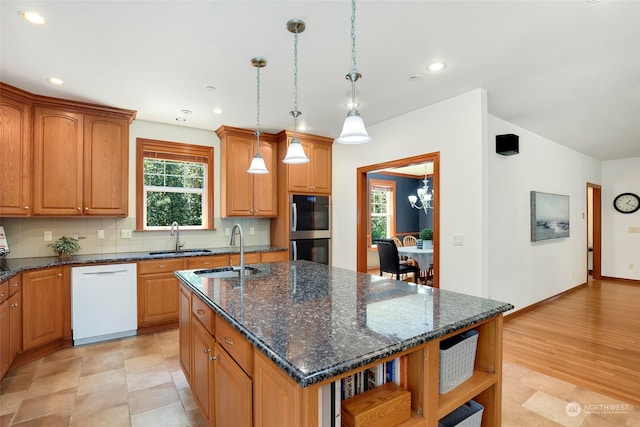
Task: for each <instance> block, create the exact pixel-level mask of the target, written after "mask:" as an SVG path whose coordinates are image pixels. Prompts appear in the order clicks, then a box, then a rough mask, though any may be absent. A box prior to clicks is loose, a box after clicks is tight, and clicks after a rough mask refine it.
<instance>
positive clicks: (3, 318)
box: [0, 299, 11, 378]
mask: <svg viewBox="0 0 640 427" xmlns="http://www.w3.org/2000/svg"><path fill="white" fill-rule="evenodd" d="M10 333H11V326H10V324H9V300H8V299H7V300H5V301H4V302H2V303H0V378H2V377H3V376H4V374H5V373H6V372H7V371H8V370H9V365H11V356H10V354H9V349H10V348H11V344H10V342H11V341H10V339H11V335H10Z"/></svg>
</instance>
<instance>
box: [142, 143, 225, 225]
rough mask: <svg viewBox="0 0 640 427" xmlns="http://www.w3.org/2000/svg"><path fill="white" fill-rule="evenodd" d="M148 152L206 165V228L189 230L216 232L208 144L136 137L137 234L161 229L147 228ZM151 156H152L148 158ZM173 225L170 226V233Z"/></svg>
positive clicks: (211, 163) (211, 153)
mask: <svg viewBox="0 0 640 427" xmlns="http://www.w3.org/2000/svg"><path fill="white" fill-rule="evenodd" d="M145 153H156V158H159V159H164V160H178V161H185V162H196V163H204V164H206V173H205V181H206V183H205V186H206V188H205V191H204V193H203V197H205V198H206V200H203V203H206V209H205V215H206V217H205V218H203V220H205V221H206V225H205V226H203V227H189V229H193V230H215V224H214V223H213V212H214V198H213V184H214V181H213V163H214V162H213V160H214V158H213V155H214V153H213V147H207V146H205V145H195V144H186V143H181V142H171V141H160V140H155V139H146V138H136V231H158V229H153V230H151V229H145V228H144V224H145V218H144V215H145V206H144V173H143V172H144V165H143V162H144V158H145ZM146 157H149V156H146ZM169 227H170V226H167V227H166V229H167V230H168V229H169Z"/></svg>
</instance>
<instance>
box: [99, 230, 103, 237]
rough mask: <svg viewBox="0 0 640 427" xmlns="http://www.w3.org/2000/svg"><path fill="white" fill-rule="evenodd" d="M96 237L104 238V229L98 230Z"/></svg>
mask: <svg viewBox="0 0 640 427" xmlns="http://www.w3.org/2000/svg"><path fill="white" fill-rule="evenodd" d="M98 239H104V230H98Z"/></svg>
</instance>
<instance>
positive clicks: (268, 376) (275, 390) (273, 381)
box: [253, 351, 302, 427]
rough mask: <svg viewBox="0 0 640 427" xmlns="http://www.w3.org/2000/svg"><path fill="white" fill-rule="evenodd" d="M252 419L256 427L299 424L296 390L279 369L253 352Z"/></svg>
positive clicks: (297, 388)
mask: <svg viewBox="0 0 640 427" xmlns="http://www.w3.org/2000/svg"><path fill="white" fill-rule="evenodd" d="M253 386H254V387H253V417H254V420H255V423H254V424H255V425H256V426H279V427H297V426H299V425H301V424H302V423H301V420H300V414H301V412H302V411H301V400H302V399H301V396H300V394H299V393H298V390H300V388H299V387H298V385H297V384H296V383H295V382H293V380H291V379H290V378H288V377H286V374H285V373H284V372H282V370H281V369H280V368H278V367H276V366H275V365H274V364H273V362H271V361H270V360H268V359H267V358H266V357H265V356H263V355H262V354H261V353H259V352H258V351H254V368H253Z"/></svg>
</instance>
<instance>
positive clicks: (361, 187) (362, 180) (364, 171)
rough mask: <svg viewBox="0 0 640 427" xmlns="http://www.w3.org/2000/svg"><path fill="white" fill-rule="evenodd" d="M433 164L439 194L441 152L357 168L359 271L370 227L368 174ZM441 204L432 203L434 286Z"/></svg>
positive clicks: (435, 282) (437, 270) (435, 284)
mask: <svg viewBox="0 0 640 427" xmlns="http://www.w3.org/2000/svg"><path fill="white" fill-rule="evenodd" d="M427 162H431V163H432V164H433V175H432V187H433V193H434V194H435V195H436V197H437V195H439V194H440V153H439V152H435V153H427V154H422V155H419V156H413V157H407V158H404V159H397V160H391V161H388V162H383V163H377V164H373V165H368V166H362V167H359V168H358V169H357V178H356V179H357V188H356V198H357V201H356V206H357V214H356V215H357V232H356V268H357V270H358V271H359V272H362V273H366V272H367V253H368V241H369V239H368V230H369V212H370V209H369V204H368V200H369V197H368V195H369V187H368V185H367V175H368V174H369V173H372V172H377V171H382V170H388V169H393V168H402V167H406V166H412V165H418V164H425V163H427ZM439 247H440V204H439V203H438V200H437V199H436V200H435V202H434V206H433V270H434V272H433V287H438V286H439V285H438V284H439V283H440V281H439V277H440V268H439V267H440V251H439Z"/></svg>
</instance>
